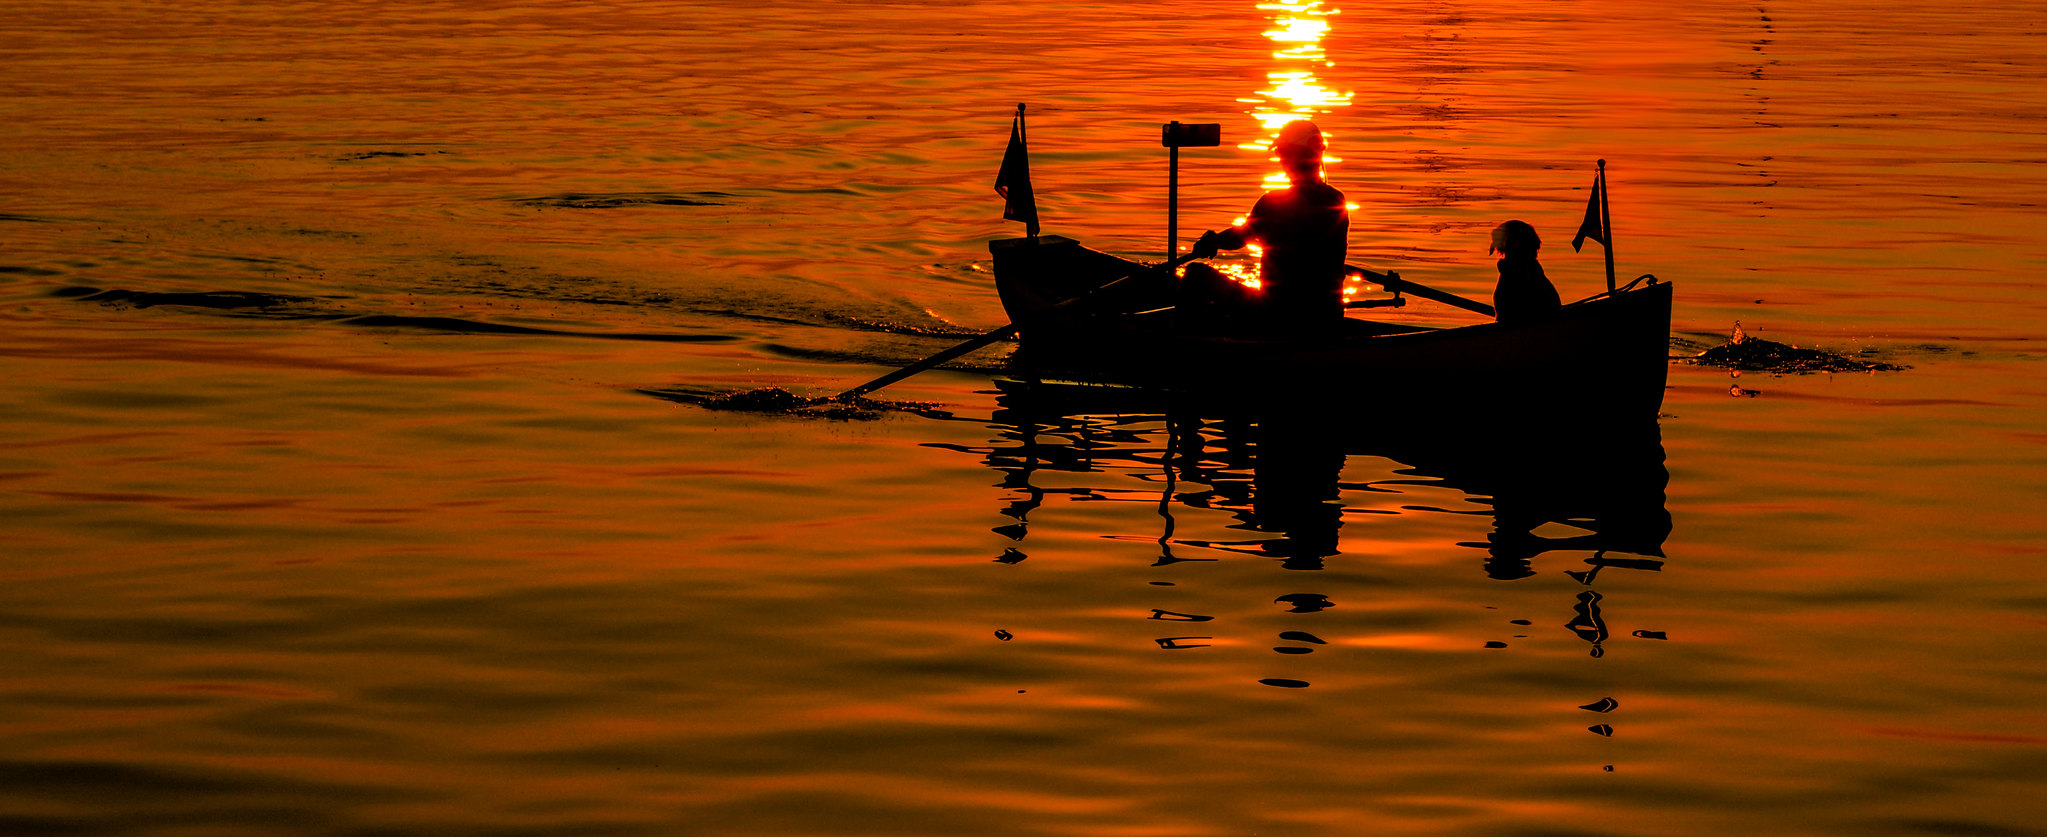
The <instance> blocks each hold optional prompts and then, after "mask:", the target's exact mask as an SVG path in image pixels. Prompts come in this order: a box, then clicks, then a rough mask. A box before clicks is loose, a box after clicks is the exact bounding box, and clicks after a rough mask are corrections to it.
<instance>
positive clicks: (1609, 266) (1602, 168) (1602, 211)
mask: <svg viewBox="0 0 2047 837" xmlns="http://www.w3.org/2000/svg"><path fill="white" fill-rule="evenodd" d="M1599 227H1600V230H1599V231H1600V234H1601V235H1603V236H1605V237H1606V240H1605V241H1603V242H1601V243H1602V244H1605V245H1606V248H1605V249H1606V290H1607V293H1612V292H1613V213H1611V212H1608V211H1607V209H1606V161H1605V160H1603V159H1602V160H1600V161H1599Z"/></svg>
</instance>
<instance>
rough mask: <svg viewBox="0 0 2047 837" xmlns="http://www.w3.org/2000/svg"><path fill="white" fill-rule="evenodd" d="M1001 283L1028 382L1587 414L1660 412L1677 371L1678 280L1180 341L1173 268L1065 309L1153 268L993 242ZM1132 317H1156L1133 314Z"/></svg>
mask: <svg viewBox="0 0 2047 837" xmlns="http://www.w3.org/2000/svg"><path fill="white" fill-rule="evenodd" d="M990 250H991V251H992V252H993V254H994V256H995V284H996V289H997V291H998V293H999V294H1000V295H1001V297H1002V303H1003V306H1004V308H1005V309H1006V310H1007V312H1008V314H1009V317H1010V320H1011V322H1013V323H1016V324H1017V326H1018V340H1019V349H1018V352H1017V354H1016V358H1015V362H1016V364H1017V366H1018V368H1019V372H1020V373H1022V374H1025V375H1031V376H1038V375H1059V376H1070V377H1075V378H1079V379H1082V380H1097V381H1112V382H1119V383H1127V384H1136V385H1143V386H1150V387H1163V388H1169V389H1180V390H1198V391H1209V392H1225V393H1238V394H1242V395H1245V396H1250V397H1267V396H1273V395H1278V394H1283V393H1287V394H1291V393H1298V392H1300V391H1302V390H1316V391H1327V392H1336V393H1346V394H1349V395H1351V396H1353V397H1356V398H1362V399H1366V400H1369V401H1372V402H1375V403H1382V404H1385V403H1405V404H1409V405H1413V406H1415V407H1421V406H1425V405H1460V406H1459V407H1458V408H1459V409H1462V407H1463V406H1468V405H1470V404H1472V403H1474V402H1477V403H1484V402H1503V403H1505V404H1516V403H1521V404H1541V405H1554V406H1572V407H1583V408H1587V409H1598V410H1601V411H1613V412H1617V413H1621V414H1634V415H1640V414H1642V413H1645V412H1646V413H1647V414H1649V415H1651V416H1653V415H1654V414H1655V412H1656V411H1657V410H1658V409H1659V408H1660V406H1661V404H1662V400H1663V390H1664V386H1665V381H1666V377H1667V374H1668V370H1669V341H1670V305H1671V296H1672V289H1671V286H1670V285H1669V284H1668V283H1652V284H1649V285H1646V286H1642V287H1638V288H1633V289H1629V290H1625V291H1620V292H1617V293H1613V294H1610V295H1602V296H1599V297H1595V298H1593V299H1590V300H1585V301H1582V302H1576V303H1571V304H1569V305H1566V306H1564V307H1563V308H1562V309H1560V310H1559V311H1558V312H1556V313H1555V314H1553V315H1551V316H1548V317H1545V318H1543V319H1540V320H1537V321H1534V322H1529V323H1517V324H1503V323H1497V322H1487V323H1481V324H1477V325H1471V326H1464V327H1460V328H1444V329H1435V328H1422V327H1415V326H1400V325H1393V324H1387V323H1379V322H1374V321H1371V320H1365V319H1361V318H1351V319H1348V320H1346V321H1345V326H1346V327H1345V328H1344V329H1343V330H1342V331H1340V332H1339V333H1337V334H1336V335H1333V336H1329V337H1325V338H1316V339H1253V338H1236V337H1206V336H1195V335H1187V334H1183V333H1178V332H1177V331H1176V330H1175V329H1174V328H1173V327H1172V316H1171V312H1170V311H1158V310H1156V309H1160V308H1165V307H1168V306H1171V305H1172V303H1173V291H1174V288H1173V282H1174V280H1173V279H1172V278H1171V277H1170V276H1168V275H1165V274H1164V272H1163V271H1153V272H1152V273H1151V274H1149V275H1146V276H1142V277H1140V278H1139V279H1136V280H1133V281H1129V282H1125V283H1123V284H1122V285H1119V286H1117V287H1116V288H1114V289H1112V290H1110V291H1109V292H1106V293H1103V294H1101V295H1099V296H1098V297H1097V298H1094V299H1090V300H1088V301H1087V302H1086V303H1083V304H1079V305H1072V306H1067V307H1066V308H1064V309H1055V308H1054V306H1055V305H1056V304H1057V303H1059V302H1060V301H1062V300H1065V299H1067V298H1070V297H1073V296H1077V295H1080V294H1082V293H1086V292H1087V291H1089V290H1091V289H1093V288H1095V287H1097V286H1099V285H1101V284H1102V283H1104V282H1107V281H1109V280H1111V279H1114V278H1116V277H1118V276H1121V275H1125V274H1128V273H1131V272H1133V271H1137V270H1141V269H1142V268H1143V267H1144V266H1143V265H1140V264H1137V263H1135V262H1130V261H1127V260H1124V259H1119V258H1116V257H1114V256H1110V255H1107V254H1104V253H1100V252H1097V251H1094V250H1089V249H1087V248H1085V247H1082V246H1080V245H1079V244H1078V243H1077V242H1074V241H1072V240H1071V239H1066V238H1061V237H1056V236H1047V237H1041V238H1039V239H1037V240H1036V241H1035V242H1033V240H1031V239H1008V240H1002V241H996V242H992V243H991V244H990ZM1129 312H1149V313H1139V314H1132V313H1129Z"/></svg>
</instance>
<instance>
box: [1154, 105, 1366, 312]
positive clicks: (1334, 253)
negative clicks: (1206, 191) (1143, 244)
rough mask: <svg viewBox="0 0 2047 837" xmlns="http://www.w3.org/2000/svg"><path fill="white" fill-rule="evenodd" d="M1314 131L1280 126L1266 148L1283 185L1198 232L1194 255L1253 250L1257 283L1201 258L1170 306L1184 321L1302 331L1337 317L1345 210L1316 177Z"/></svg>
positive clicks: (1318, 138) (1308, 125) (1297, 123)
mask: <svg viewBox="0 0 2047 837" xmlns="http://www.w3.org/2000/svg"><path fill="white" fill-rule="evenodd" d="M1324 148H1325V144H1324V142H1323V139H1322V129H1320V128H1318V127H1316V126H1315V123H1313V122H1310V121H1308V120H1305V119H1297V120H1294V121H1292V122H1288V123H1287V124H1286V125H1285V126H1284V127H1282V128H1280V131H1279V137H1278V139H1276V140H1275V141H1274V142H1273V144H1272V150H1273V152H1274V153H1276V154H1277V155H1278V156H1279V162H1280V165H1281V167H1282V168H1284V169H1285V171H1286V177H1287V181H1288V184H1289V185H1288V186H1287V188H1285V189H1278V190H1274V191H1271V192H1267V193H1265V195H1264V197H1261V198H1259V199H1258V203H1257V204H1256V205H1254V206H1252V207H1251V214H1250V215H1248V216H1246V218H1245V219H1244V222H1243V223H1242V224H1239V225H1237V226H1234V227H1231V228H1229V229H1226V230H1223V231H1221V232H1216V231H1214V230H1210V231H1208V232H1205V233H1202V235H1201V238H1200V240H1198V241H1196V242H1195V243H1194V254H1195V256H1196V257H1197V258H1204V259H1205V258H1210V257H1212V256H1214V255H1215V254H1216V251H1217V250H1236V249H1240V248H1242V247H1244V246H1245V245H1247V244H1252V243H1255V244H1257V245H1258V246H1259V248H1260V254H1259V286H1258V287H1256V288H1248V287H1246V286H1244V285H1242V284H1241V283H1238V282H1236V281H1235V280H1232V279H1229V278H1228V277H1225V276H1223V275H1222V274H1221V273H1220V272H1218V271H1217V270H1216V269H1215V268H1212V267H1209V266H1208V265H1205V264H1198V263H1197V264H1193V265H1190V266H1189V267H1188V268H1187V271H1186V277H1185V278H1184V279H1183V280H1182V283H1181V294H1180V299H1179V302H1178V305H1179V306H1180V308H1181V322H1182V324H1183V326H1184V327H1186V328H1189V329H1191V330H1197V331H1237V332H1250V333H1264V334H1281V335H1289V336H1291V335H1302V334H1315V333H1321V332H1327V331H1333V330H1335V329H1336V328H1337V327H1338V325H1339V324H1340V323H1342V322H1343V279H1344V272H1345V268H1344V264H1343V260H1344V248H1345V245H1346V239H1347V238H1348V236H1349V233H1350V212H1349V210H1347V209H1346V208H1345V206H1344V201H1343V193H1342V192H1339V191H1337V190H1336V188H1335V187H1333V186H1330V185H1329V184H1328V183H1326V182H1324V181H1323V180H1322V152H1323V150H1324Z"/></svg>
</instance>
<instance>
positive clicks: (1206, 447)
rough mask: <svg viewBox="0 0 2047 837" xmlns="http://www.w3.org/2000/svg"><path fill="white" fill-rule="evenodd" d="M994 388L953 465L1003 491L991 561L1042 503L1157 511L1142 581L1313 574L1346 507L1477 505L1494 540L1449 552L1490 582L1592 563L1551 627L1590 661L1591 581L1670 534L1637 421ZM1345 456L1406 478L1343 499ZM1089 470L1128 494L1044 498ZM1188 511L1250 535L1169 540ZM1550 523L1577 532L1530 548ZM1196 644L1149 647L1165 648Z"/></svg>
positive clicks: (1655, 548)
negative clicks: (1559, 564)
mask: <svg viewBox="0 0 2047 837" xmlns="http://www.w3.org/2000/svg"><path fill="white" fill-rule="evenodd" d="M1000 386H1001V389H1002V392H1001V395H1000V397H999V399H998V408H997V410H996V411H995V413H994V414H993V416H992V427H991V429H992V430H993V431H994V433H995V438H994V439H993V440H992V442H991V444H990V445H989V446H988V447H982V448H972V449H965V450H969V451H970V452H973V453H976V454H979V455H981V456H982V457H983V461H984V462H985V463H986V464H987V465H988V466H989V467H991V468H994V469H995V470H997V471H999V472H1001V473H1002V474H1003V479H1002V481H1001V483H1000V486H1001V487H1002V488H1004V489H1007V490H1009V491H1012V492H1016V493H1015V495H1014V496H1013V497H1012V498H1011V500H1010V502H1009V503H1008V505H1007V506H1006V507H1005V508H1004V509H1003V511H1002V513H1003V514H1004V515H1006V516H1008V517H1009V518H1012V519H1013V521H1014V522H1012V523H1008V524H1005V525H1004V526H1001V527H998V528H997V529H996V530H995V531H997V532H998V533H1001V534H1003V535H1005V536H1007V537H1009V538H1011V539H1012V540H1013V541H1014V542H1015V545H1013V546H1012V547H1011V548H1009V549H1008V551H1007V552H1005V553H1004V554H1003V555H1002V556H1001V557H999V558H997V559H996V560H998V561H1003V562H1007V563H1016V562H1020V561H1022V560H1024V559H1025V558H1026V557H1027V555H1026V552H1025V551H1024V547H1025V545H1026V544H1025V535H1026V532H1027V529H1028V526H1029V523H1030V517H1031V514H1032V512H1033V511H1034V510H1036V509H1038V508H1039V507H1040V506H1041V505H1042V504H1044V503H1045V502H1046V500H1047V499H1048V498H1049V497H1051V496H1054V495H1067V496H1069V497H1070V498H1071V499H1125V500H1128V499H1133V498H1137V499H1144V500H1145V501H1146V502H1150V499H1149V498H1150V497H1152V496H1154V495H1155V496H1156V498H1157V499H1156V502H1157V503H1158V510H1159V513H1160V515H1161V517H1162V518H1163V521H1162V524H1163V529H1164V531H1163V534H1161V535H1160V537H1159V539H1158V543H1159V557H1158V558H1157V561H1156V563H1155V564H1154V566H1164V565H1168V564H1173V563H1178V562H1182V561H1196V560H1198V561H1212V560H1219V558H1218V557H1216V556H1217V555H1218V554H1219V552H1220V553H1221V554H1222V555H1224V556H1225V557H1227V555H1228V554H1229V553H1235V554H1241V555H1245V556H1255V557H1261V558H1266V559H1269V560H1274V561H1277V562H1278V564H1279V566H1281V567H1283V568H1285V569H1288V570H1307V571H1311V570H1320V569H1323V568H1324V567H1325V565H1326V564H1327V562H1328V561H1329V560H1330V559H1332V558H1334V557H1335V556H1338V555H1339V554H1340V553H1341V543H1342V539H1341V538H1340V537H1339V531H1340V530H1341V529H1342V528H1343V526H1344V523H1345V511H1346V507H1345V504H1344V499H1343V498H1344V495H1345V493H1346V492H1350V493H1351V494H1352V496H1353V497H1356V496H1360V495H1359V493H1360V492H1363V493H1367V494H1370V493H1378V494H1382V495H1383V494H1384V493H1386V492H1400V491H1402V490H1403V489H1404V487H1407V486H1423V485H1440V486H1446V487H1449V488H1452V489H1455V490H1457V491H1460V492H1462V493H1464V494H1465V495H1466V496H1467V497H1468V498H1469V499H1470V500H1471V501H1472V502H1473V503H1475V504H1477V505H1480V506H1485V505H1490V506H1491V517H1492V531H1491V532H1490V533H1489V534H1487V535H1486V537H1485V539H1484V541H1483V542H1467V543H1462V544H1459V545H1460V546H1464V547H1471V548H1475V549H1478V550H1482V551H1483V556H1484V557H1483V559H1482V560H1481V561H1480V562H1479V566H1477V567H1475V568H1474V569H1475V570H1476V571H1478V572H1482V573H1483V574H1484V575H1485V576H1487V577H1489V578H1491V579H1495V580H1499V581H1513V580H1517V579H1522V578H1526V577H1529V576H1532V575H1534V574H1536V572H1537V570H1536V562H1537V560H1538V559H1539V558H1541V557H1542V556H1543V555H1544V553H1548V552H1552V551H1565V550H1568V551H1571V552H1573V553H1580V554H1582V553H1590V557H1589V558H1586V559H1584V562H1583V563H1582V564H1574V565H1572V567H1571V568H1569V569H1566V570H1565V572H1566V573H1568V574H1569V575H1570V577H1571V578H1573V579H1575V580H1576V581H1577V582H1579V584H1577V585H1573V587H1574V588H1576V589H1577V590H1578V592H1577V594H1576V599H1577V600H1576V601H1575V602H1572V603H1568V604H1566V603H1563V602H1559V603H1558V604H1559V606H1560V610H1561V609H1568V611H1569V612H1570V613H1572V614H1573V616H1572V618H1571V620H1570V622H1569V623H1568V624H1567V625H1566V627H1568V628H1570V629H1571V630H1572V631H1574V632H1575V633H1576V634H1577V635H1578V636H1579V637H1580V638H1581V639H1583V640H1585V641H1586V642H1588V643H1590V644H1591V646H1592V647H1591V649H1590V652H1591V654H1592V655H1593V656H1599V655H1601V654H1602V653H1604V650H1603V649H1604V643H1605V641H1606V640H1607V638H1608V637H1607V634H1606V627H1605V623H1604V621H1603V620H1602V619H1601V617H1600V604H1599V602H1600V594H1599V593H1598V592H1597V591H1595V590H1594V589H1592V586H1591V585H1592V584H1593V583H1594V581H1595V579H1597V577H1598V575H1599V574H1600V573H1601V572H1612V571H1616V570H1636V571H1641V570H1646V571H1656V570H1660V569H1661V568H1662V565H1663V562H1662V560H1661V558H1662V552H1663V543H1664V540H1665V538H1666V537H1667V536H1668V535H1669V534H1670V528H1671V518H1670V514H1669V512H1668V511H1667V510H1666V508H1665V506H1664V488H1665V485H1666V483H1667V482H1668V480H1669V474H1668V472H1667V471H1666V470H1665V469H1664V464H1663V462H1664V457H1663V445H1662V439H1661V435H1660V430H1659V428H1658V426H1657V424H1656V420H1655V417H1654V416H1653V415H1649V416H1641V417H1640V419H1639V420H1636V421H1631V422H1626V423H1615V422H1588V421H1585V420H1583V419H1582V418H1581V417H1577V416H1574V417H1572V419H1571V420H1570V421H1569V422H1551V423H1542V424H1531V423H1530V422H1529V421H1528V420H1527V419H1526V418H1525V417H1520V416H1517V410H1515V409H1513V406H1514V405H1505V404H1502V405H1498V408H1497V409H1493V410H1487V411H1484V412H1483V413H1482V414H1479V413H1467V414H1462V415H1457V414H1447V413H1438V414H1433V415H1423V414H1407V415H1395V413H1396V412H1397V411H1396V410H1394V409H1391V408H1389V407H1388V406H1385V405H1373V404H1370V403H1353V402H1346V401H1345V400H1344V399H1342V398H1340V397H1334V396H1325V397H1307V396H1303V397H1301V398H1297V399H1292V400H1278V401H1266V402H1263V403H1261V404H1258V405H1252V406H1244V405H1225V404H1222V403H1219V402H1217V401H1215V400H1213V399H1208V400H1202V399H1200V398H1197V397H1194V396H1186V395H1172V394H1164V393H1157V392H1151V391H1146V390H1139V389H1130V388H1121V387H1108V386H1096V385H1079V384H1063V383H1046V382H1025V381H1002V382H1000ZM1529 412H1533V411H1529ZM1549 412H1557V411H1556V410H1555V409H1551V410H1550V411H1549ZM1350 456H1372V457H1382V458H1384V459H1389V460H1393V461H1395V462H1397V463H1400V464H1402V465H1404V466H1407V467H1406V468H1404V469H1401V470H1400V471H1398V472H1397V473H1398V474H1399V476H1398V478H1397V479H1394V480H1379V481H1376V482H1372V483H1361V484H1349V483H1346V482H1344V480H1343V473H1344V466H1345V462H1346V460H1347V458H1348V457H1350ZM1089 472H1124V473H1127V474H1130V475H1132V477H1133V480H1132V485H1131V487H1130V488H1127V489H1125V488H1115V487H1108V488H1100V487H1068V488H1056V489H1055V488H1046V487H1043V485H1044V483H1046V482H1047V479H1046V478H1047V477H1048V476H1052V475H1054V474H1073V473H1089ZM1140 481H1141V482H1140ZM1146 482H1149V483H1152V484H1153V485H1151V486H1145V485H1144V483H1146ZM1197 509H1199V510H1217V511H1223V512H1226V513H1228V514H1230V515H1232V516H1233V517H1234V518H1235V520H1236V522H1235V523H1234V524H1231V525H1230V528H1233V529H1242V530H1246V531H1248V532H1251V533H1254V534H1252V535H1251V536H1249V537H1246V538H1244V539H1242V540H1233V541H1227V542H1225V541H1214V540H1197V539H1190V538H1185V537H1180V536H1177V535H1176V534H1175V531H1174V530H1175V526H1176V518H1175V514H1176V513H1180V514H1185V513H1189V512H1192V511H1193V510H1197ZM1353 511H1354V515H1355V513H1357V512H1363V511H1366V510H1363V509H1357V510H1353ZM1380 511H1381V513H1383V510H1380ZM1431 511H1436V510H1431ZM1481 513H1482V512H1481ZM1548 524H1565V525H1566V526H1569V527H1571V528H1573V529H1575V530H1576V532H1577V533H1576V534H1570V535H1566V536H1548V535H1544V534H1540V533H1538V531H1537V530H1538V529H1542V528H1543V527H1545V526H1546V525H1548ZM1556 528H1557V527H1550V530H1549V531H1554V530H1555V529H1556ZM1357 560H1369V559H1367V558H1364V557H1362V556H1360V557H1359V558H1358V559H1357ZM1551 571H1554V570H1553V569H1552V570H1551ZM1312 598H1316V597H1308V598H1304V599H1303V600H1301V601H1293V602H1283V604H1287V605H1290V606H1291V607H1293V608H1295V609H1296V611H1297V612H1306V610H1311V609H1314V608H1317V607H1326V606H1328V603H1327V602H1326V601H1322V602H1318V601H1311V600H1309V599H1312ZM1183 617H1184V618H1188V619H1198V620H1200V621H1205V617H1194V616H1193V615H1189V614H1172V613H1170V612H1167V611H1159V612H1155V613H1154V614H1153V615H1152V617H1151V618H1165V619H1174V618H1183ZM1201 639H1203V638H1202V637H1169V638H1163V639H1160V640H1159V642H1160V644H1161V646H1162V647H1166V648H1178V647H1187V645H1188V644H1189V643H1198V642H1199V640H1201ZM1280 650H1284V649H1280ZM1275 685H1305V684H1299V683H1292V682H1289V683H1275Z"/></svg>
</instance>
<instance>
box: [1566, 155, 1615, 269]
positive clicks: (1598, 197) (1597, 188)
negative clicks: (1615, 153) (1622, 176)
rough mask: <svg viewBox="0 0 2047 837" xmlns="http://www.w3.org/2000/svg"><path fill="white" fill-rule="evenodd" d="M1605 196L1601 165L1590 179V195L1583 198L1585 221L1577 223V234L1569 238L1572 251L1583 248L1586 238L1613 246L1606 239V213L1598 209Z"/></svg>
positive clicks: (1603, 171)
mask: <svg viewBox="0 0 2047 837" xmlns="http://www.w3.org/2000/svg"><path fill="white" fill-rule="evenodd" d="M1605 197H1606V169H1605V168H1604V167H1601V168H1600V170H1599V176H1597V177H1594V178H1593V179H1592V195H1591V196H1590V197H1587V198H1586V199H1585V222H1584V223H1581V224H1579V225H1578V235H1577V236H1576V237H1574V238H1572V239H1571V251H1572V252H1574V253H1575V252H1577V251H1579V250H1583V249H1585V239H1588V238H1589V239H1592V240H1593V241H1597V242H1599V243H1600V244H1602V245H1605V246H1608V247H1611V246H1613V245H1612V242H1609V241H1607V240H1606V218H1605V215H1606V213H1604V212H1601V211H1600V205H1601V204H1603V203H1605V202H1606V201H1605V200H1603V198H1605Z"/></svg>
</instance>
